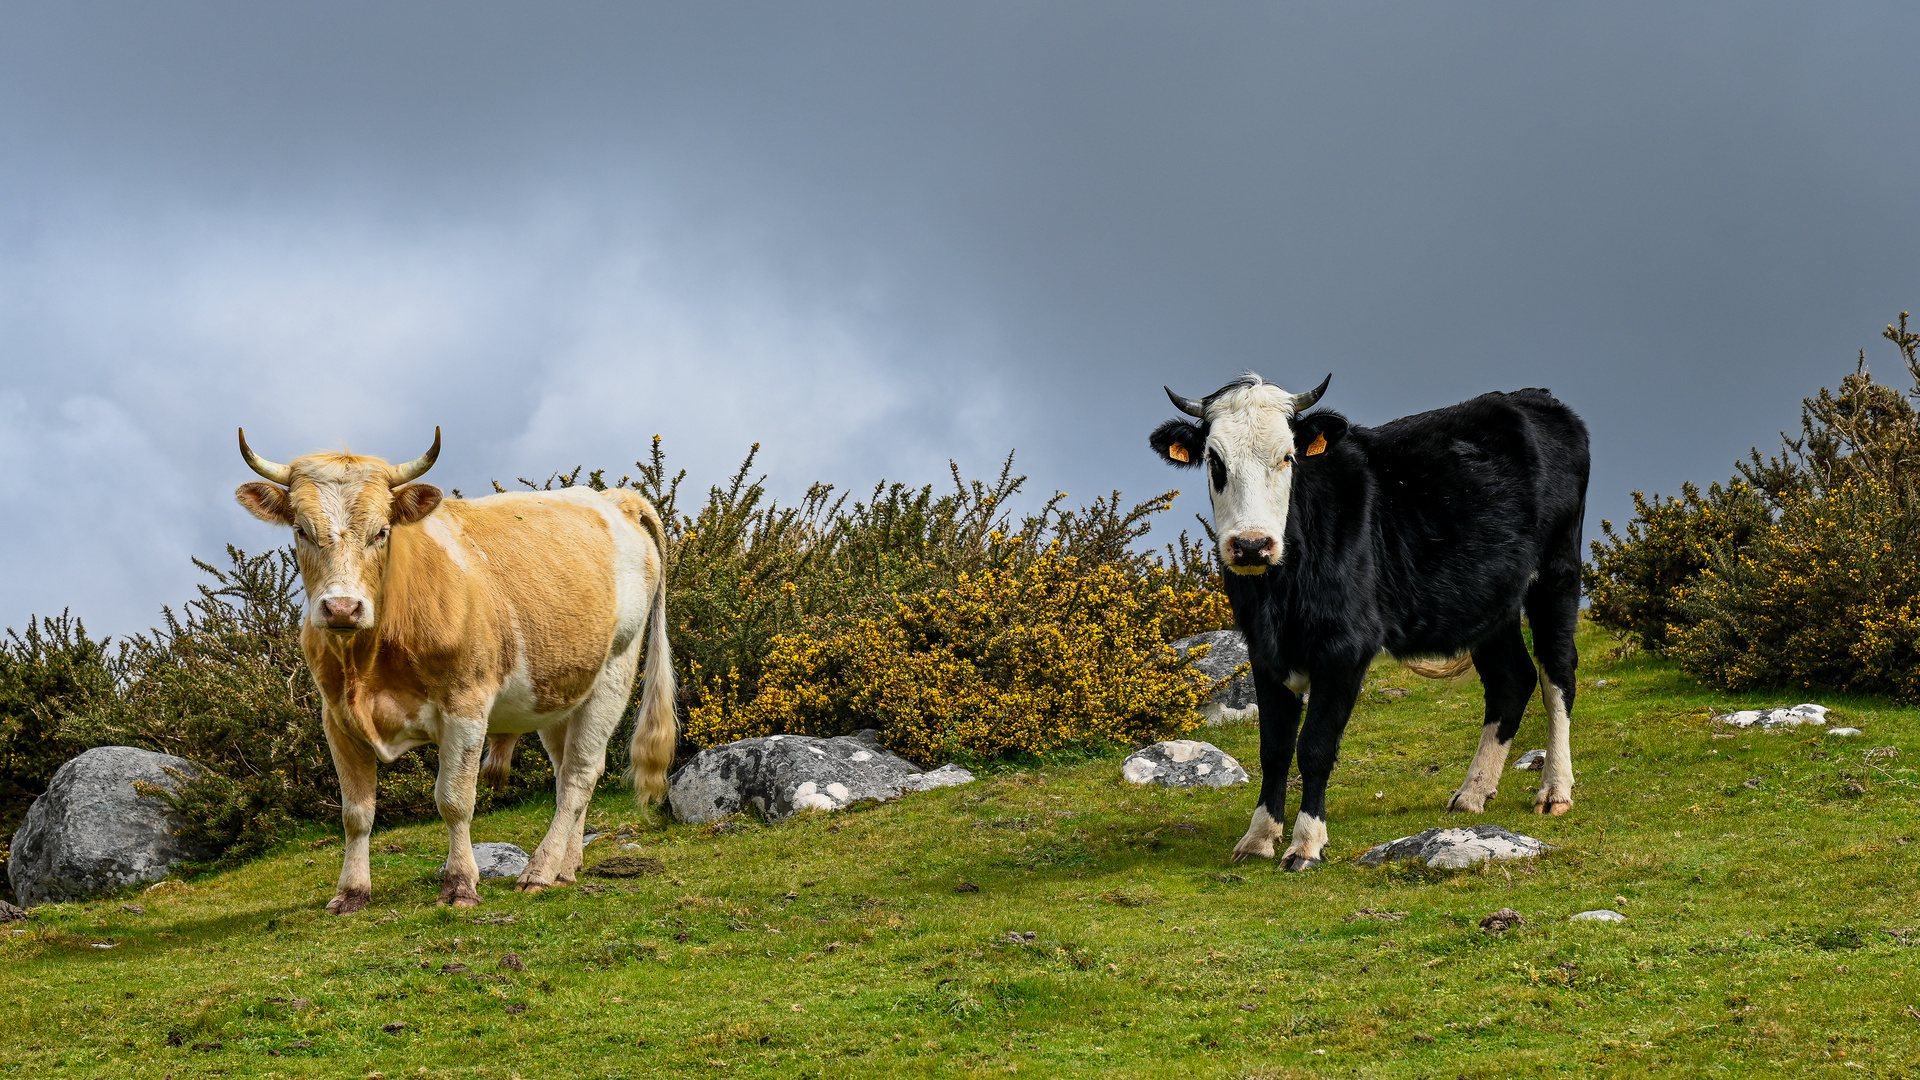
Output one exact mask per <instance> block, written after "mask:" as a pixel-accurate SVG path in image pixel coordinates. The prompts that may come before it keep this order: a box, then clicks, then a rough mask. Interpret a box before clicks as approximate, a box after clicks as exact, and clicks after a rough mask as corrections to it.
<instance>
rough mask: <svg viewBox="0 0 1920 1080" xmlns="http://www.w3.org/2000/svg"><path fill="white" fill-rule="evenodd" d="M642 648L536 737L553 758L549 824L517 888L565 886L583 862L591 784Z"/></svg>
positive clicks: (614, 665) (621, 659) (613, 663)
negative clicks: (562, 719)
mask: <svg viewBox="0 0 1920 1080" xmlns="http://www.w3.org/2000/svg"><path fill="white" fill-rule="evenodd" d="M639 659H640V650H639V649H637V648H629V649H628V650H627V651H626V652H625V653H623V654H622V655H620V656H616V657H614V658H613V659H612V660H610V661H608V662H607V668H606V670H605V671H604V672H603V673H602V674H601V676H600V680H599V682H597V683H596V684H595V685H594V688H593V692H592V693H591V694H589V695H588V697H587V700H586V701H585V702H583V703H581V705H580V707H579V708H577V709H575V710H574V711H573V715H572V716H570V717H568V718H567V720H566V721H565V722H564V723H561V724H556V725H554V726H553V727H550V728H545V729H543V730H542V731H541V732H540V741H541V742H542V743H544V744H545V745H546V747H547V754H548V756H549V757H551V758H553V774H554V807H553V824H551V825H549V826H548V827H547V835H546V837H545V838H543V839H542V840H541V841H540V846H539V847H537V848H535V849H534V852H533V856H532V857H531V858H529V859H528V860H527V869H526V872H525V873H523V874H521V875H520V886H519V887H520V889H521V890H523V891H526V892H536V891H538V890H540V889H543V888H546V887H547V886H549V885H567V884H571V883H572V882H573V880H574V875H575V874H576V873H577V872H578V871H579V869H580V864H581V862H582V861H583V858H584V853H583V851H582V844H581V841H582V834H583V833H584V832H585V830H586V824H587V805H588V804H589V803H590V802H592V801H593V789H594V785H596V784H598V783H599V782H600V777H601V774H603V773H605V772H606V771H607V741H608V740H609V739H611V738H612V737H613V733H614V730H615V729H617V728H618V727H619V726H620V715H621V714H622V713H623V712H625V711H626V707H627V698H628V695H629V693H630V692H631V688H632V686H633V671H634V666H635V664H636V663H637V662H638V661H639Z"/></svg>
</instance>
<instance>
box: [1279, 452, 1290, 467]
mask: <svg viewBox="0 0 1920 1080" xmlns="http://www.w3.org/2000/svg"><path fill="white" fill-rule="evenodd" d="M1280 464H1282V465H1291V464H1293V451H1291V450H1289V451H1287V452H1286V454H1285V455H1283V456H1282V457H1281V458H1280Z"/></svg>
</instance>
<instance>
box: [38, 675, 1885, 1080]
mask: <svg viewBox="0 0 1920 1080" xmlns="http://www.w3.org/2000/svg"><path fill="white" fill-rule="evenodd" d="M1584 645H1585V648H1584V650H1583V651H1584V654H1585V656H1586V657H1587V662H1586V664H1585V665H1584V666H1583V668H1582V670H1581V693H1580V698H1579V703H1578V706H1577V709H1576V714H1575V727H1574V740H1575V741H1574V750H1575V758H1574V765H1575V769H1576V771H1577V773H1578V776H1579V787H1578V789H1577V792H1576V796H1575V798H1576V805H1575V808H1574V811H1573V813H1571V814H1569V815H1568V816H1566V817H1564V818H1548V819H1542V818H1537V817H1534V816H1533V815H1532V814H1530V813H1528V812H1527V809H1528V807H1529V805H1530V802H1531V794H1530V789H1531V787H1532V785H1533V784H1534V782H1535V781H1536V779H1537V774H1533V773H1525V774H1522V773H1510V774H1509V779H1508V781H1507V782H1506V783H1505V785H1504V786H1503V787H1502V790H1501V794H1500V797H1499V799H1498V800H1497V801H1496V802H1495V804H1494V807H1493V809H1492V810H1491V811H1490V812H1489V813H1487V814H1486V815H1484V816H1482V817H1478V818H1472V819H1464V818H1451V817H1449V816H1448V815H1446V814H1445V813H1444V812H1443V811H1442V807H1443V806H1444V805H1445V802H1446V799H1447V796H1448V794H1449V793H1450V792H1451V791H1452V789H1453V788H1454V786H1455V785H1456V784H1458V782H1459V780H1460V777H1461V774H1462V772H1463V770H1464V768H1465V765H1466V762H1467V759H1468V757H1469V756H1470V754H1471V753H1472V750H1473V747H1474V743H1475V739H1476V737H1477V735H1478V730H1479V716H1480V713H1479V709H1480V705H1479V686H1478V684H1477V683H1476V682H1475V681H1474V680H1473V679H1471V678H1467V679H1462V680H1459V681H1456V682H1452V683H1428V682H1425V681H1423V680H1420V679H1418V678H1416V677H1414V676H1412V675H1410V674H1408V673H1405V672H1404V671H1403V670H1401V669H1400V668H1399V667H1398V666H1397V665H1390V664H1382V665H1380V666H1378V667H1377V668H1376V670H1375V672H1374V677H1373V678H1372V679H1371V680H1370V681H1369V683H1368V693H1367V695H1366V696H1365V698H1364V699H1363V701H1362V703H1361V705H1360V707H1359V710H1358V712H1357V713H1356V715H1355V717H1354V720H1353V723H1352V726H1351V727H1350V728H1349V730H1348V737H1347V741H1346V746H1345V754H1344V757H1343V759H1342V761H1341V763H1340V765H1339V767H1338V769H1337V770H1336V772H1335V774H1334V787H1333V792H1332V795H1331V823H1332V831H1333V846H1332V848H1331V853H1332V855H1333V856H1334V857H1335V859H1336V861H1334V862H1330V863H1329V864H1328V865H1327V866H1325V867H1323V868H1321V869H1319V870H1317V871H1315V872H1313V873H1309V874H1304V875H1289V874H1285V873H1281V872H1278V871H1277V870H1276V869H1275V868H1274V867H1273V866H1272V865H1271V864H1268V863H1264V862H1263V863H1258V864H1242V865H1238V866H1233V865H1229V864H1228V863H1227V862H1226V854H1227V852H1228V851H1229V850H1230V849H1231V848H1232V846H1233V843H1234V841H1235V840H1236V839H1238V837H1239V836H1240V834H1241V832H1242V831H1243V830H1244V828H1245V826H1246V822H1247V815H1248V813H1249V811H1250V809H1251V804H1252V800H1253V790H1252V789H1251V788H1248V787H1239V788H1233V789H1229V790H1225V791H1214V790H1207V791H1196V792H1186V791H1178V792H1172V791H1158V790H1140V789H1134V788H1129V787H1127V786H1125V785H1124V784H1122V783H1121V782H1120V779H1119V769H1118V764H1119V761H1118V758H1117V757H1115V758H1110V759H1102V760H1092V761H1084V762H1078V763H1072V764H1060V765H1053V766H1048V767H1044V768H1030V769H1025V770H1020V771H1007V772H1002V773H999V774H996V775H991V776H988V777H986V778H984V779H983V780H982V781H981V782H980V783H978V784H975V785H972V786H969V787H964V788H957V789H948V790H943V791H937V792H931V793H926V794H921V795H915V796H911V797H909V798H907V799H904V800H901V801H899V802H895V803H892V804H887V805H882V806H873V807H868V808H865V809H858V810H855V811H851V812H845V813H841V814H836V815H831V816H817V817H812V818H806V819H796V820H794V821H792V822H789V823H787V824H784V825H780V826H763V825H760V824H757V823H750V822H740V823H727V824H726V825H724V826H723V827H720V828H714V827H689V826H680V825H674V826H670V827H665V828H659V829H647V830H644V831H642V832H641V833H640V835H639V837H638V839H639V842H640V843H641V844H642V845H643V846H644V848H645V850H644V851H642V852H639V853H637V854H640V855H643V856H646V857H650V858H654V859H658V860H659V861H660V863H661V864H663V866H664V869H663V870H662V871H660V872H658V873H652V874H648V875H646V876H643V877H639V878H632V879H607V880H601V879H595V878H591V877H588V878H583V879H582V880H583V881H586V882H592V883H593V884H594V887H593V888H591V889H587V888H575V889H562V890H556V891H553V892H549V893H546V894H542V895H539V896H533V897H522V896H519V895H517V894H515V893H513V892H512V891H510V889H508V888H506V887H503V886H500V885H491V886H484V887H483V888H482V895H483V897H484V903H483V905H482V906H481V907H479V908H476V909H472V910H466V911H453V910H450V909H444V908H436V907H435V906H434V903H433V900H434V896H435V885H434V883H433V874H434V872H435V869H436V867H437V866H438V864H439V861H440V858H441V855H442V852H443V850H444V848H443V845H444V832H443V830H442V828H441V827H440V826H439V825H438V824H422V825H410V826H406V827H403V828H395V829H391V830H386V829H383V830H380V831H377V832H376V833H375V836H374V851H375V855H374V889H375V899H374V906H373V907H372V908H370V909H369V910H368V911H367V912H366V913H365V914H363V915H360V916H356V917H353V918H347V919H336V918H331V917H329V916H327V915H326V914H325V913H324V912H323V911H322V904H324V902H325V901H326V899H327V897H328V896H330V895H331V892H332V883H333V880H334V876H335V874H336V872H337V870H338V858H339V846H338V844H337V843H336V844H332V845H330V846H325V844H324V837H323V836H322V834H320V833H318V832H315V833H313V834H311V835H310V836H309V837H308V840H309V841H320V842H322V844H323V846H318V847H311V846H309V845H308V844H307V843H306V842H303V843H302V844H300V845H295V846H289V847H286V848H283V849H281V850H279V851H277V852H275V853H273V854H270V855H269V856H268V857H265V858H263V859H260V860H259V861H257V862H254V863H251V864H249V865H247V866H245V867H243V868H240V869H237V870H233V871H230V872H226V873H221V874H217V875H212V876H206V877H202V878H200V879H197V880H194V881H191V882H188V883H185V884H184V885H163V886H162V887H160V888H158V889H156V890H154V891H151V892H146V893H138V894H129V895H125V896H121V897H116V898H112V899H106V900H100V901H96V902H93V903H90V904H86V905H80V904H72V905H50V906H46V907H42V908H38V909H36V915H37V919H35V920H34V921H31V922H27V923H16V924H13V926H12V927H10V928H7V929H6V930H5V931H0V937H4V938H5V942H4V944H0V1032H4V1038H0V1075H10V1076H22V1077H103V1076H112V1077H141V1078H146V1077H151V1078H155V1080H158V1078H160V1077H169V1076H170V1077H175V1078H185V1077H197V1076H215V1075H219V1076H259V1077H310V1076H311V1077H322V1076H325V1077H367V1076H385V1077H389V1078H399V1077H403V1076H407V1077H412V1076H431V1077H456V1076H458V1077H488V1078H500V1080H506V1078H510V1077H522V1078H525V1080H536V1078H542V1080H544V1078H561V1077H594V1078H598V1077H609V1078H612V1077H652V1076H688V1077H694V1076H698V1077H719V1076H768V1077H775V1076H777V1077H781V1078H793V1077H872V1076H893V1075H907V1076H1006V1075H1009V1074H1014V1075H1019V1074H1024V1075H1034V1076H1129V1077H1162V1076H1164V1077H1188V1076H1235V1077H1239V1076H1252V1077H1292V1076H1303V1077H1304V1076H1360V1077H1375V1076H1378V1077H1423V1076H1442V1077H1454V1076H1468V1077H1496V1076H1499V1077H1507V1076H1562V1075H1574V1076H1582V1077H1604V1076H1616V1075H1619V1076H1625V1075H1649V1074H1652V1075H1661V1076H1694V1075H1698V1076H1714V1077H1725V1076H1776V1075H1802V1074H1811V1073H1816V1072H1824V1073H1830V1074H1832V1075H1866V1076H1884V1077H1896V1076H1909V1075H1920V1066H1916V1065H1914V1064H1912V1063H1914V1062H1920V992H1917V990H1916V988H1920V950H1916V949H1915V948H1914V947H1913V944H1911V943H1916V942H1920V929H1915V927H1916V926H1920V911H1917V910H1916V901H1917V900H1920V873H1916V870H1920V773H1917V772H1916V771H1915V768H1914V767H1915V766H1916V765H1920V713H1917V712H1916V711H1915V710H1913V709H1906V708H1895V707H1890V706H1887V705H1885V704H1883V703H1880V702H1876V701H1871V700H1845V699H1832V698H1827V699H1824V700H1825V702H1826V703H1827V704H1831V705H1833V706H1834V707H1835V712H1834V714H1833V716H1832V717H1831V719H1832V720H1834V721H1836V722H1839V723H1844V724H1852V725H1854V726H1857V727H1861V728H1864V729H1865V730H1866V732H1867V735H1866V737H1865V738H1861V739H1851V740H1849V739H1838V738H1832V737H1828V736H1825V735H1822V734H1820V733H1818V731H1811V732H1804V733H1787V734H1779V735H1763V734H1752V735H1747V734H1739V735H1735V736H1732V737H1725V736H1724V735H1722V734H1719V733H1716V732H1715V731H1714V730H1713V729H1712V728H1711V726H1710V725H1709V724H1708V723H1707V720H1706V716H1707V708H1708V706H1709V705H1713V706H1717V707H1721V708H1725V707H1731V706H1735V705H1742V704H1779V703H1791V701H1792V700H1797V699H1791V698H1781V697H1778V696H1772V695H1767V696H1754V697H1748V698H1738V697H1732V696H1726V695H1719V696H1716V695H1713V694H1710V693H1708V692H1705V691H1702V690H1700V689H1698V688H1697V687H1695V686H1694V685H1692V684H1690V683H1689V682H1687V681H1686V680H1684V679H1683V678H1682V677H1680V676H1679V675H1678V674H1676V672H1675V670H1674V669H1673V667H1672V666H1671V665H1669V664H1667V663H1665V662H1662V661H1658V660H1653V659H1647V658H1633V659H1628V660H1625V661H1621V662H1617V663H1613V662H1609V661H1607V660H1606V643H1605V642H1604V641H1603V640H1601V639H1598V638H1594V639H1591V640H1588V641H1586V642H1585V643H1584ZM1597 679H1605V680H1606V681H1607V685H1606V686H1605V687H1604V688H1600V689H1595V688H1594V683H1595V680H1597ZM1390 686H1398V687H1405V688H1407V689H1408V690H1410V693H1408V694H1407V695H1406V696H1404V697H1397V698H1396V697H1393V696H1390V695H1385V694H1380V693H1377V692H1376V691H1378V690H1379V689H1381V688H1383V687H1390ZM1207 737H1209V738H1211V739H1212V740H1213V741H1215V742H1217V743H1218V744H1219V745H1221V746H1222V747H1223V748H1225V749H1226V750H1228V751H1229V752H1231V753H1233V754H1234V755H1235V756H1237V757H1239V758H1240V760H1241V761H1242V762H1243V763H1245V764H1246V765H1247V766H1248V767H1249V769H1250V770H1255V771H1257V770H1256V766H1257V759H1258V755H1257V744H1258V734H1257V730H1256V729H1255V728H1254V727H1252V726H1240V727H1231V728H1223V729H1213V730H1212V731H1211V732H1210V733H1209V734H1208V736H1207ZM1542 739H1543V736H1542V729H1541V716H1540V712H1539V709H1538V706H1537V704H1536V707H1535V709H1534V710H1533V712H1531V713H1530V714H1529V717H1528V720H1527V723H1526V724H1525V725H1524V726H1523V727H1522V729H1521V736H1520V747H1519V748H1520V749H1525V748H1529V747H1533V746H1538V745H1541V743H1542ZM1876 748H1890V749H1876ZM928 764H938V763H937V762H930V763H928ZM546 814H547V809H546V808H545V807H543V806H540V805H529V806H523V807H520V808H516V809H513V810H508V811H503V812H498V813H494V814H491V815H489V816H486V817H483V818H481V819H479V820H477V821H476V822H475V825H474V837H475V839H476V840H512V841H515V842H517V843H519V844H521V845H522V846H525V847H528V848H531V847H532V846H533V844H534V843H535V842H536V840H537V838H538V836H539V834H540V831H541V829H542V828H543V827H544V824H545V821H546ZM634 817H635V814H634V812H633V810H632V808H631V804H630V803H629V802H626V801H624V800H620V799H615V798H603V799H602V800H601V801H600V802H598V803H597V804H596V806H595V810H594V813H593V815H592V820H593V821H594V822H595V823H596V824H597V825H600V826H612V825H618V824H620V823H622V822H626V821H631V820H633V819H634ZM1478 821H1485V822H1494V823H1499V824H1504V825H1506V826H1508V827H1510V828H1513V829H1515V830H1517V831H1522V832H1526V833H1529V834H1531V835H1534V836H1538V837H1540V838H1542V839H1544V840H1546V841H1548V842H1549V843H1552V844H1555V845H1558V850H1556V851H1554V852H1551V853H1549V854H1548V855H1546V856H1544V857H1542V858H1540V859H1539V860H1537V861H1536V862H1534V863H1533V864H1530V865H1511V864H1510V865H1507V866H1504V867H1503V866H1494V867H1491V868H1487V869H1484V870H1481V871H1471V872H1460V873H1440V872H1434V871H1427V870H1424V869H1418V870H1410V869H1405V868H1401V869H1394V868H1388V869H1381V870H1368V869H1361V868H1358V867H1355V866H1353V865H1351V864H1350V862H1348V861H1346V860H1348V859H1350V858H1351V856H1353V855H1354V854H1356V853H1358V852H1359V851H1361V850H1362V849H1364V848H1365V847H1367V846H1368V845H1371V844H1373V843H1376V842H1379V841H1382V840H1388V839H1392V838H1394V837H1398V836H1404V835H1407V834H1409V833H1413V832H1416V831H1418V830H1420V829H1424V828H1427V827H1429V826H1433V825H1448V824H1466V823H1471V822H1478ZM610 848H611V845H609V844H606V843H604V842H603V843H601V844H596V845H595V846H594V847H593V848H589V853H588V860H589V863H590V864H592V863H593V862H594V861H596V860H599V859H604V858H606V857H608V856H609V855H613V854H615V852H614V851H612V850H610ZM621 854H635V853H631V852H624V853H621ZM963 883H965V884H970V885H973V886H977V891H973V890H968V891H957V890H956V886H958V885H961V884H963ZM133 907H139V908H143V909H144V910H143V911H139V912H137V913H136V912H134V911H133V910H131V908H133ZM1502 907H1512V908H1516V909H1518V910H1520V911H1521V912H1523V913H1524V914H1525V915H1526V917H1527V918H1528V920H1529V922H1528V923H1527V925H1525V926H1524V927H1522V928H1519V929H1516V930H1512V931H1509V932H1507V933H1505V934H1504V935H1499V936H1496V935H1493V934H1490V933H1487V932H1484V931H1482V930H1481V929H1479V926H1478V924H1479V921H1480V919H1481V917H1482V916H1483V915H1485V914H1486V913H1488V912H1490V911H1493V910H1495V909H1497V908H1502ZM1596 907H1613V908H1617V909H1619V910H1621V911H1623V912H1625V913H1626V914H1627V916H1628V918H1629V921H1628V922H1627V923H1626V924H1624V925H1592V924H1569V923H1568V922H1566V917H1567V916H1568V915H1570V914H1572V913H1574V912H1576V911H1581V910H1585V909H1589V908H1596ZM1369 912H1372V913H1385V914H1368V913H1369ZM1402 913H1404V914H1402ZM102 946H109V947H102ZM509 953H511V954H514V955H515V956H516V957H518V959H519V961H520V962H521V964H520V966H523V967H524V971H522V970H518V969H517V968H516V967H512V966H509V967H503V966H502V957H503V955H504V954H509ZM395 1025H404V1027H396V1026H395Z"/></svg>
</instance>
